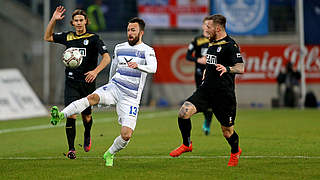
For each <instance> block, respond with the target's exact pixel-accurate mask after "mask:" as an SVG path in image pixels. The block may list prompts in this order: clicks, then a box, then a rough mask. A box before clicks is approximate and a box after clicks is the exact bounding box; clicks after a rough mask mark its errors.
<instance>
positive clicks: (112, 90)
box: [92, 83, 139, 130]
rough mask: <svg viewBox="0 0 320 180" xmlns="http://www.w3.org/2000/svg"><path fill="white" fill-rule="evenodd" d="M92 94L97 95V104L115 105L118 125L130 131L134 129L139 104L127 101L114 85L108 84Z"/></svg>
mask: <svg viewBox="0 0 320 180" xmlns="http://www.w3.org/2000/svg"><path fill="white" fill-rule="evenodd" d="M92 94H97V95H98V96H99V97H100V101H99V104H103V105H116V110H117V114H118V122H119V124H120V125H121V126H126V127H129V128H131V129H132V130H134V129H135V127H136V122H137V118H138V112H139V104H138V103H136V104H135V103H132V102H130V101H128V100H127V99H126V95H125V94H124V93H123V92H121V91H120V90H119V89H118V87H117V86H116V85H115V84H113V83H108V84H106V85H104V86H102V87H100V88H98V89H96V90H95V91H94V92H93V93H92Z"/></svg>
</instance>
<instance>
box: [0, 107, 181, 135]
mask: <svg viewBox="0 0 320 180" xmlns="http://www.w3.org/2000/svg"><path fill="white" fill-rule="evenodd" d="M172 113H177V111H167V112H163V111H162V112H155V113H150V114H146V115H142V116H141V117H139V119H149V118H154V117H160V116H168V115H171V114H172ZM116 119H117V117H112V118H111V117H110V118H98V119H95V120H94V123H104V122H112V121H113V120H116ZM80 125H82V124H81V123H77V126H80ZM64 126H65V124H64V123H60V124H58V125H56V126H52V125H51V124H45V125H36V126H29V127H23V128H11V129H1V130H0V134H4V133H10V132H20V131H33V130H40V129H49V128H57V127H64Z"/></svg>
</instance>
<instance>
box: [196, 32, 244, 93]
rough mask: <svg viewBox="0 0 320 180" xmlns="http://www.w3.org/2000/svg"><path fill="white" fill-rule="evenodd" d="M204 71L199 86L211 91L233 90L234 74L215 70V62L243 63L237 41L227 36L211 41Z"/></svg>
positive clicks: (226, 63) (232, 64) (225, 64)
mask: <svg viewBox="0 0 320 180" xmlns="http://www.w3.org/2000/svg"><path fill="white" fill-rule="evenodd" d="M206 56H207V64H206V73H205V78H204V80H203V83H202V84H201V86H200V88H203V89H205V90H209V91H211V92H212V91H213V92H234V86H235V85H234V79H235V74H233V73H227V72H226V73H224V74H223V75H222V76H220V73H221V71H217V70H216V64H222V65H223V66H225V67H226V66H234V65H235V64H236V63H243V60H242V57H241V54H240V50H239V47H238V45H237V43H236V42H235V41H234V40H233V39H232V38H231V37H229V36H226V37H225V38H223V39H220V40H218V41H214V42H211V43H210V44H209V49H208V51H207V55H206Z"/></svg>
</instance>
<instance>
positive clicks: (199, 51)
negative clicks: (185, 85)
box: [186, 35, 209, 78]
mask: <svg viewBox="0 0 320 180" xmlns="http://www.w3.org/2000/svg"><path fill="white" fill-rule="evenodd" d="M208 45H209V39H208V38H206V37H204V36H203V35H202V36H197V37H195V38H194V39H193V41H192V42H191V43H190V44H189V47H188V51H187V56H186V58H187V60H189V61H193V62H195V64H196V66H195V68H196V69H195V73H196V75H199V76H201V78H202V74H203V71H204V69H205V68H206V65H205V64H199V63H197V59H198V58H201V57H202V56H205V55H206V54H207V50H208ZM193 52H194V56H193V55H192V54H193Z"/></svg>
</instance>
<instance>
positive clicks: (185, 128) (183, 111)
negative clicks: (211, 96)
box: [169, 101, 197, 157]
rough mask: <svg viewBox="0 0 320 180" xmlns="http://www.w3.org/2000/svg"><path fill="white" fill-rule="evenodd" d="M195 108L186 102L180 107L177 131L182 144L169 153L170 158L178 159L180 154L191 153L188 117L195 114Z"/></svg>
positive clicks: (189, 121)
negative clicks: (180, 136) (179, 133)
mask: <svg viewBox="0 0 320 180" xmlns="http://www.w3.org/2000/svg"><path fill="white" fill-rule="evenodd" d="M196 111H197V110H196V108H195V106H194V105H193V104H192V103H190V102H188V101H186V102H184V104H183V105H182V107H181V108H180V111H179V116H178V124H179V129H180V132H181V135H182V141H183V144H182V145H181V146H179V147H178V148H176V149H175V150H173V151H171V152H170V154H169V155H170V156H172V157H178V156H180V155H181V154H182V153H185V152H191V151H192V142H191V140H190V134H191V128H192V127H191V120H190V117H191V116H192V115H193V114H194V113H196Z"/></svg>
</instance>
